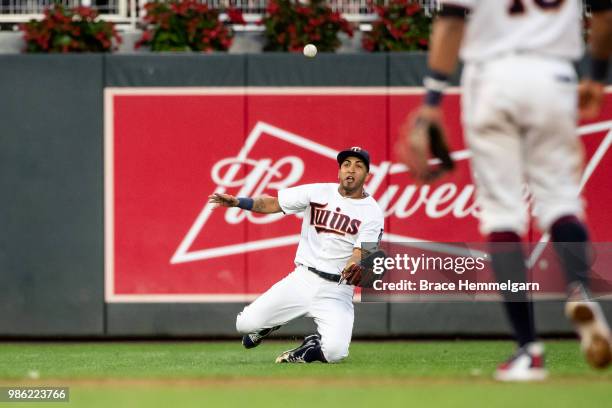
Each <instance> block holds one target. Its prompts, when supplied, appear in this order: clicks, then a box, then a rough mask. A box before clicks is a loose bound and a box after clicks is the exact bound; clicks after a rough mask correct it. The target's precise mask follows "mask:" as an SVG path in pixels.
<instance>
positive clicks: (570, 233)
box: [550, 215, 591, 288]
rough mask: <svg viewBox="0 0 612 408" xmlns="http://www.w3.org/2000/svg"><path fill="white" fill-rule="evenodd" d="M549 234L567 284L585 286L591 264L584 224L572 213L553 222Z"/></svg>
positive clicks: (587, 282) (587, 235)
mask: <svg viewBox="0 0 612 408" xmlns="http://www.w3.org/2000/svg"><path fill="white" fill-rule="evenodd" d="M550 235H551V238H552V241H553V246H554V248H555V252H556V253H557V256H558V257H559V260H560V261H561V265H562V267H563V270H564V272H565V277H566V279H567V283H568V285H570V286H574V285H575V284H576V283H579V284H581V285H582V286H583V287H584V288H587V287H588V284H589V270H590V269H591V264H590V259H589V254H588V245H589V234H588V232H587V229H586V227H585V226H584V224H583V223H582V222H581V221H580V220H579V219H578V218H577V217H576V216H573V215H570V216H565V217H561V218H559V219H558V220H557V221H555V222H554V223H553V225H552V227H551V228H550Z"/></svg>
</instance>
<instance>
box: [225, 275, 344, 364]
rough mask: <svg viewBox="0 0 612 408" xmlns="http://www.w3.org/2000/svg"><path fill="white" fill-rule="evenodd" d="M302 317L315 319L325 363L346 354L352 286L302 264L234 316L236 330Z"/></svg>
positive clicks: (251, 329) (247, 331) (267, 326)
mask: <svg viewBox="0 0 612 408" xmlns="http://www.w3.org/2000/svg"><path fill="white" fill-rule="evenodd" d="M301 316H307V317H312V318H314V321H315V324H316V325H317V331H318V332H319V334H320V335H321V349H322V351H323V355H324V356H325V359H326V360H327V361H328V362H330V363H333V362H336V361H339V360H341V359H343V358H345V357H347V356H348V349H349V344H350V343H351V334H352V332H353V320H354V313H353V286H350V285H345V284H342V285H338V284H337V283H335V282H331V281H327V280H325V279H323V278H321V277H319V276H318V275H316V274H314V273H313V272H311V271H309V270H308V269H307V268H305V267H303V266H298V267H297V268H296V269H295V270H294V271H293V272H291V273H290V274H289V275H287V276H286V277H285V278H284V279H282V280H280V281H279V282H277V283H276V284H275V285H274V286H272V287H271V288H270V289H268V290H267V291H266V292H265V293H264V294H262V295H261V296H260V297H258V298H257V299H255V301H254V302H253V303H251V304H250V305H248V306H247V307H245V308H244V310H243V311H242V312H241V313H240V314H239V315H238V317H237V318H236V329H237V330H238V331H239V332H240V333H245V334H246V333H252V332H255V331H258V330H261V329H264V328H269V327H274V326H279V325H284V324H285V323H287V322H289V321H291V320H293V319H295V318H298V317H301Z"/></svg>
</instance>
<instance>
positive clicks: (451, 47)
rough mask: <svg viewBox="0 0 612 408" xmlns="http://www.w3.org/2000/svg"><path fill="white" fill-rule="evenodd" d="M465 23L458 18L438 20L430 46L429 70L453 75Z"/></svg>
mask: <svg viewBox="0 0 612 408" xmlns="http://www.w3.org/2000/svg"><path fill="white" fill-rule="evenodd" d="M464 28H465V22H464V20H463V19H460V18H456V17H440V18H437V19H436V21H435V22H434V25H433V31H432V34H431V41H430V46H429V60H428V65H429V68H430V69H431V70H433V71H436V72H440V73H443V74H446V75H451V74H452V73H453V72H454V71H455V68H456V67H457V62H458V60H459V49H460V47H461V41H462V39H463V31H464Z"/></svg>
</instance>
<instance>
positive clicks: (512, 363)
mask: <svg viewBox="0 0 612 408" xmlns="http://www.w3.org/2000/svg"><path fill="white" fill-rule="evenodd" d="M489 242H490V243H491V251H490V252H491V259H492V263H493V270H494V272H495V278H496V280H497V281H498V282H506V281H508V280H512V281H514V282H526V281H527V268H526V266H525V257H524V253H523V248H522V243H521V239H520V237H519V236H518V235H517V234H516V233H514V232H511V231H505V232H494V233H492V234H490V235H489ZM504 309H505V311H506V314H507V316H508V320H509V321H510V324H511V326H512V329H513V332H514V335H515V337H516V340H517V342H518V345H519V348H518V350H517V351H516V353H515V354H514V355H512V356H511V357H510V358H509V359H508V360H507V361H506V362H504V363H503V364H501V365H500V366H499V367H498V368H497V370H496V372H495V379H497V380H499V381H537V380H543V379H545V378H546V377H547V372H546V369H545V368H544V347H543V345H542V344H541V343H538V342H536V333H535V325H534V319H533V303H532V302H531V299H530V298H529V294H528V293H526V292H524V291H521V292H516V293H512V292H504Z"/></svg>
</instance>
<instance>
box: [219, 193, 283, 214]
mask: <svg viewBox="0 0 612 408" xmlns="http://www.w3.org/2000/svg"><path fill="white" fill-rule="evenodd" d="M208 202H209V203H211V204H215V208H217V207H240V208H242V209H243V210H249V211H253V212H256V213H261V214H274V213H279V212H282V211H283V210H282V209H281V207H280V204H279V203H278V198H276V197H271V196H268V195H262V196H259V197H255V198H250V197H234V196H233V195H231V194H220V193H214V194H213V195H210V196H208Z"/></svg>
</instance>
